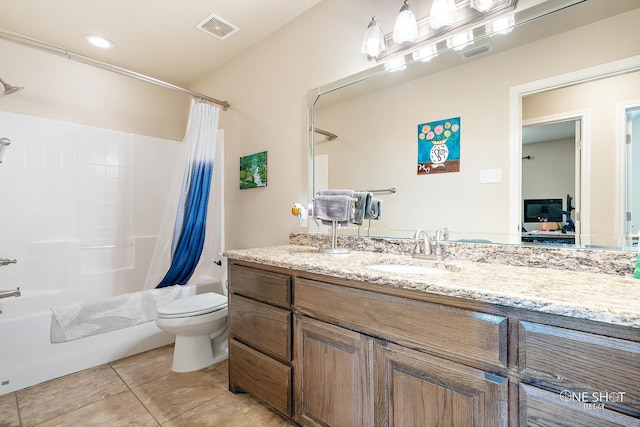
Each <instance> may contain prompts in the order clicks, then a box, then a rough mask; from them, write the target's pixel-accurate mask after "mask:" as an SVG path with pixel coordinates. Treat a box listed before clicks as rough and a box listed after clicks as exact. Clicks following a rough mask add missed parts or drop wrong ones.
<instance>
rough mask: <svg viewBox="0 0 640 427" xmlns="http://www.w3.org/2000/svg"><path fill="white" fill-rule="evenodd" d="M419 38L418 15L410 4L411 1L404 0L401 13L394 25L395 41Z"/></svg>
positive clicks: (401, 41) (409, 40)
mask: <svg viewBox="0 0 640 427" xmlns="http://www.w3.org/2000/svg"><path fill="white" fill-rule="evenodd" d="M417 38H418V23H417V22H416V16H415V15H414V14H413V11H412V10H411V6H409V1H408V0H404V4H403V5H402V7H401V8H400V13H399V14H398V17H397V18H396V25H395V26H394V27H393V41H394V42H396V43H404V42H412V41H414V40H415V39H417Z"/></svg>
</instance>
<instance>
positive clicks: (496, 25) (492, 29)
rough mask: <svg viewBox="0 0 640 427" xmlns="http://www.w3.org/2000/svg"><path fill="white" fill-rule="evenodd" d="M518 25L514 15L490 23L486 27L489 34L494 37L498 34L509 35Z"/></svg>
mask: <svg viewBox="0 0 640 427" xmlns="http://www.w3.org/2000/svg"><path fill="white" fill-rule="evenodd" d="M515 25H516V18H515V16H513V14H512V15H507V16H503V17H501V18H498V19H496V20H495V21H492V22H489V23H488V24H486V25H485V26H484V28H485V31H486V33H487V34H489V35H491V36H493V35H496V34H509V33H510V32H511V31H513V27H514V26H515Z"/></svg>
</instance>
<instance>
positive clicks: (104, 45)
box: [84, 34, 113, 49]
mask: <svg viewBox="0 0 640 427" xmlns="http://www.w3.org/2000/svg"><path fill="white" fill-rule="evenodd" d="M84 39H85V40H86V41H87V42H89V43H91V44H92V45H93V46H95V47H99V48H101V49H109V48H112V47H113V42H112V41H111V40H109V39H107V38H105V37H102V36H98V35H95V34H87V35H86V36H84Z"/></svg>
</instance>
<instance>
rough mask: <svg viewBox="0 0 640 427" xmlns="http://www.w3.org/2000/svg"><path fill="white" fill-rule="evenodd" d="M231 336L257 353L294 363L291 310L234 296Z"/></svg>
mask: <svg viewBox="0 0 640 427" xmlns="http://www.w3.org/2000/svg"><path fill="white" fill-rule="evenodd" d="M229 333H230V335H231V337H233V338H235V339H237V340H238V341H240V342H243V343H245V344H247V345H249V346H250V347H253V348H255V349H256V350H260V351H261V352H263V353H266V354H268V355H270V356H272V357H275V358H277V359H279V360H281V361H283V362H291V334H292V332H291V312H290V311H287V310H283V309H281V308H277V307H273V306H271V305H267V304H264V303H261V302H258V301H254V300H252V299H249V298H245V297H243V296H240V295H234V294H232V295H231V297H230V304H229Z"/></svg>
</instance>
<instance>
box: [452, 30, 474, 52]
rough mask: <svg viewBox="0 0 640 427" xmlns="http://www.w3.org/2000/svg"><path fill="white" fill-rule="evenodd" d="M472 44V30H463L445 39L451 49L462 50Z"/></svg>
mask: <svg viewBox="0 0 640 427" xmlns="http://www.w3.org/2000/svg"><path fill="white" fill-rule="evenodd" d="M471 44H473V30H469V31H463V32H461V33H458V34H454V35H453V36H451V37H449V38H448V39H447V47H448V48H449V49H452V48H453V50H462V49H464V48H465V47H467V46H469V45H471Z"/></svg>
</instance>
